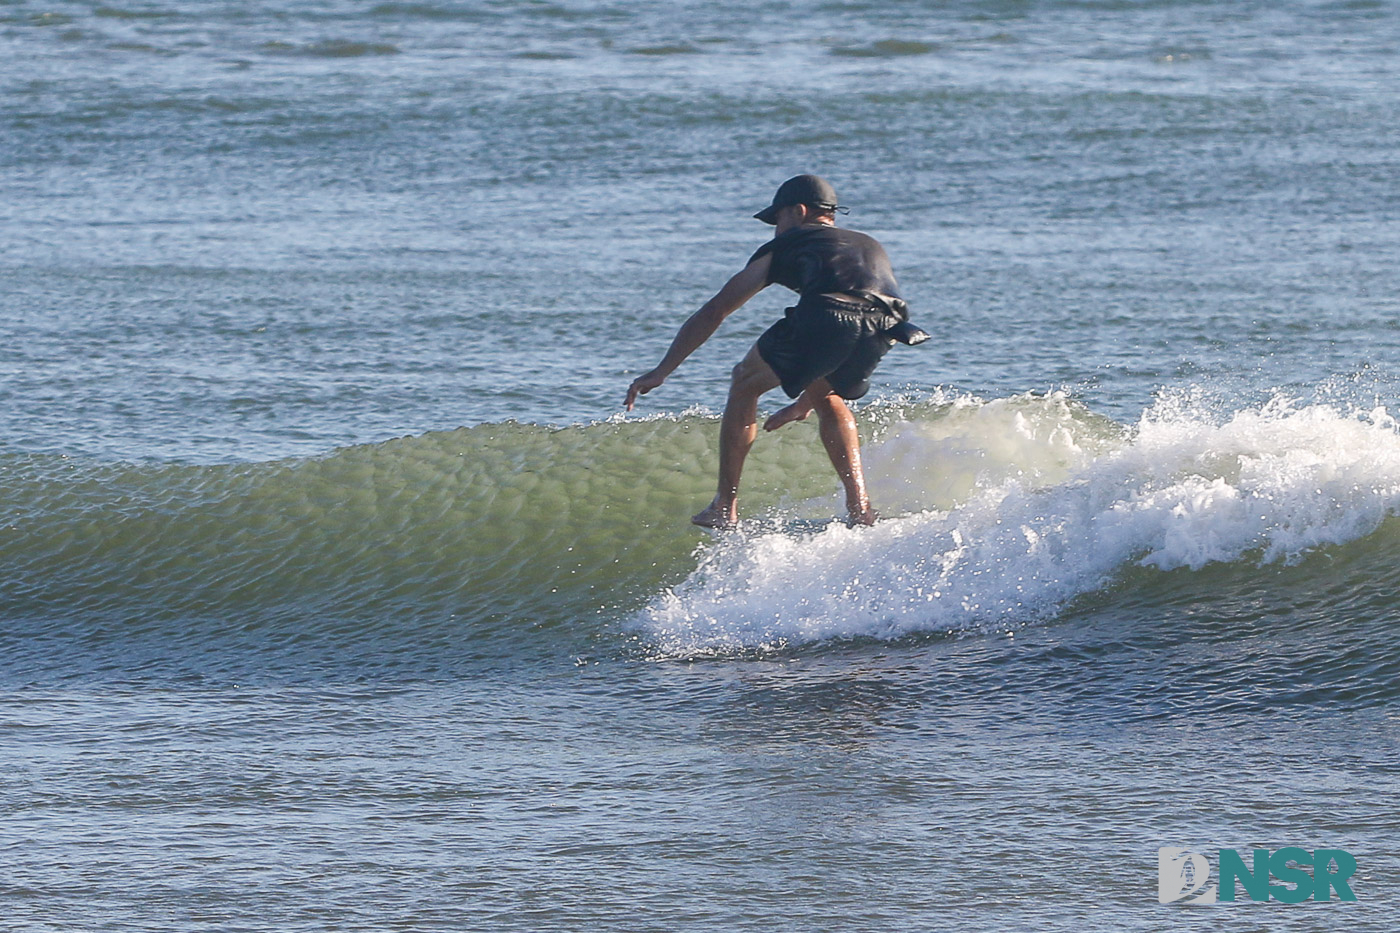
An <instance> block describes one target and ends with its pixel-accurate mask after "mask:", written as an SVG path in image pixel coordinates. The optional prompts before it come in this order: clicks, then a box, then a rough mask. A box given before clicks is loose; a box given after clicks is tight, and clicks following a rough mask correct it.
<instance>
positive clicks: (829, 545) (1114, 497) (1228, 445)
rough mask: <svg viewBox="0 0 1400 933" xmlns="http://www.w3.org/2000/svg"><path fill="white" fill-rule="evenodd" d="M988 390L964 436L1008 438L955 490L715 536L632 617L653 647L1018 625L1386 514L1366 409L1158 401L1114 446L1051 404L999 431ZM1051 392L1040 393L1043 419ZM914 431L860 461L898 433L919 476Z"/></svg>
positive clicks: (708, 648) (1329, 538) (1294, 549)
mask: <svg viewBox="0 0 1400 933" xmlns="http://www.w3.org/2000/svg"><path fill="white" fill-rule="evenodd" d="M1005 401H1006V400H1003V401H1002V402H993V403H987V404H985V405H979V406H974V407H975V411H976V414H978V415H979V417H978V418H974V419H972V420H970V421H969V422H968V423H967V433H966V435H965V436H964V437H963V438H962V446H963V448H965V449H975V448H976V447H977V446H978V444H979V443H983V444H992V443H999V444H1007V440H1008V437H1010V438H1012V439H1013V440H1014V439H1015V438H1016V437H1018V435H1017V431H1019V432H1020V433H1019V439H1020V441H1021V443H1020V445H1019V447H1020V448H1021V449H1020V450H1019V451H1018V450H1016V449H1013V448H1015V447H1017V445H1016V444H1014V443H1012V444H1010V446H1009V447H1008V449H1007V450H1006V451H1005V454H1004V456H1003V458H1002V459H1001V460H1000V461H998V462H993V463H989V464H987V468H986V470H985V471H983V473H982V474H981V475H980V476H979V479H978V480H977V481H976V482H975V483H973V484H972V487H971V489H970V491H969V492H968V493H967V494H966V495H964V496H961V497H960V498H959V500H958V501H956V502H955V503H952V504H951V505H949V506H947V507H942V508H928V509H925V510H922V511H916V512H913V513H911V514H906V515H903V516H899V517H895V518H892V519H890V520H887V521H885V522H882V523H881V524H879V525H877V526H876V527H874V528H870V529H847V528H843V527H839V526H833V527H830V528H827V529H825V530H822V531H820V532H817V533H814V534H811V533H809V534H799V535H785V534H781V533H776V534H775V533H768V534H763V533H759V534H754V535H750V536H742V535H736V536H733V537H730V538H728V539H727V540H723V541H721V542H720V543H718V544H717V545H715V546H714V547H712V548H710V549H709V550H708V551H707V552H705V554H704V555H703V558H702V561H701V564H700V566H699V567H698V569H697V570H696V572H695V573H694V574H692V575H691V576H690V577H689V578H688V579H687V580H686V581H684V582H683V583H682V584H681V585H679V586H677V587H674V588H672V589H671V590H669V591H667V592H666V593H664V594H662V596H661V597H660V598H658V599H657V600H656V601H654V602H653V604H652V605H651V606H650V607H649V608H648V609H647V610H646V611H645V613H644V614H643V618H642V622H643V625H644V627H645V628H646V629H647V630H648V631H649V632H650V634H651V636H652V638H653V639H654V640H655V642H656V644H657V646H658V648H659V649H660V650H661V652H662V653H664V654H666V655H680V656H688V655H704V654H712V653H725V652H731V651H736V650H741V651H742V650H755V649H758V650H764V649H770V648H774V647H778V646H784V645H789V644H794V643H805V642H811V641H817V640H822V639H831V638H858V637H873V638H881V639H886V638H895V637H900V636H904V635H908V634H911V633H916V632H931V631H961V630H968V629H1000V628H1006V627H1016V626H1020V625H1023V624H1025V623H1028V622H1032V621H1036V620H1040V619H1045V618H1048V617H1052V616H1054V615H1055V614H1056V613H1058V612H1060V611H1062V610H1063V608H1064V607H1065V606H1066V605H1067V604H1069V603H1070V602H1071V601H1073V600H1074V599H1076V598H1077V597H1080V596H1082V595H1085V594H1088V593H1092V592H1095V591H1098V590H1101V589H1103V588H1105V587H1106V586H1109V585H1111V584H1112V583H1113V582H1114V581H1115V579H1117V578H1118V577H1120V576H1121V575H1122V573H1123V572H1124V571H1125V570H1127V569H1129V568H1133V567H1141V568H1149V569H1152V570H1156V571H1173V570H1180V569H1187V570H1199V569H1200V568H1202V567H1204V566H1206V565H1207V564H1214V563H1236V562H1248V563H1251V564H1254V565H1264V564H1275V563H1281V564H1285V565H1287V564H1291V563H1294V562H1296V561H1298V560H1299V559H1300V558H1301V557H1302V556H1303V555H1305V554H1306V553H1308V552H1310V551H1312V550H1313V549H1316V548H1318V547H1321V546H1326V545H1336V544H1343V543H1346V542H1350V541H1355V540H1358V539H1360V538H1363V537H1365V536H1367V535H1369V534H1371V533H1372V532H1374V531H1375V530H1376V528H1377V527H1378V526H1379V525H1380V524H1381V522H1382V521H1383V520H1384V519H1385V518H1386V517H1387V516H1389V515H1394V514H1397V513H1400V432H1398V431H1397V424H1396V422H1395V420H1394V419H1393V418H1392V417H1391V416H1390V415H1389V414H1388V413H1387V412H1386V411H1385V410H1384V409H1381V408H1377V409H1374V410H1354V411H1343V410H1341V409H1338V408H1336V407H1332V406H1326V405H1307V406H1302V405H1299V404H1297V403H1296V402H1295V401H1293V400H1291V399H1289V398H1287V397H1283V396H1279V397H1276V398H1274V399H1273V400H1271V401H1270V402H1269V403H1268V404H1266V405H1263V406H1261V407H1259V408H1254V409H1247V410H1241V411H1237V412H1234V413H1232V414H1231V415H1230V416H1229V417H1227V418H1225V419H1224V420H1217V419H1215V418H1213V417H1211V416H1210V415H1209V414H1207V413H1204V412H1200V411H1197V410H1194V409H1193V408H1192V407H1191V405H1190V404H1189V403H1187V402H1185V401H1184V400H1182V399H1173V398H1167V399H1164V400H1162V401H1161V402H1159V403H1158V405H1156V406H1155V407H1154V408H1153V409H1151V410H1150V411H1148V412H1147V413H1146V414H1144V415H1143V417H1142V418H1141V419H1140V420H1139V422H1138V424H1137V425H1136V426H1135V427H1134V429H1133V430H1132V431H1131V432H1128V433H1127V434H1126V435H1124V436H1123V437H1121V438H1120V439H1118V440H1116V441H1114V440H1108V439H1106V438H1105V436H1104V434H1103V432H1102V431H1101V430H1098V429H1096V428H1095V427H1093V426H1092V425H1091V424H1090V423H1089V422H1088V421H1086V420H1084V419H1083V418H1082V417H1076V416H1075V415H1074V414H1073V413H1072V412H1068V411H1067V410H1066V411H1065V412H1064V413H1062V416H1061V417H1060V419H1059V420H1060V422H1061V423H1060V425H1059V427H1058V428H1057V429H1056V431H1052V432H1050V433H1045V432H1044V431H1042V432H1041V433H1040V434H1039V435H1037V434H1036V432H1035V431H1034V430H1031V429H1030V428H1028V427H1027V426H1026V425H1025V424H1022V425H1021V426H1020V427H1019V428H1018V427H1017V426H1016V424H1015V419H1014V418H1012V419H1011V421H1010V425H1009V427H1010V428H1011V430H1010V431H1009V432H1006V431H1003V430H999V429H998V426H1000V428H1003V429H1004V428H1006V427H1008V424H1007V418H1006V412H1005V411H1001V412H998V411H997V410H996V409H998V408H1002V409H1006V408H1008V407H1009V406H1008V405H1007V404H1005ZM1056 404H1057V403H1056V402H1055V400H1054V398H1053V397H1051V398H1047V399H1046V400H1045V401H1044V402H1043V403H1042V405H1041V408H1042V414H1043V413H1045V412H1046V411H1048V410H1049V409H1050V408H1052V407H1053V406H1054V405H1056ZM1023 420H1024V419H1023ZM921 431H925V428H922V427H921V426H920V425H918V424H917V423H911V424H906V425H904V426H900V427H894V428H892V429H891V431H890V435H891V436H890V438H888V439H886V440H885V441H884V442H883V444H882V445H881V446H880V448H876V449H875V450H873V451H872V457H871V459H872V462H874V461H877V460H878V459H879V456H880V453H881V448H884V447H888V445H890V444H903V446H904V448H905V449H904V454H903V462H904V464H905V465H906V467H907V466H908V465H909V464H911V463H917V466H918V468H919V469H921V470H922V471H923V472H924V474H925V476H926V477H927V478H929V482H933V483H936V482H937V478H938V476H939V473H940V470H941V469H942V463H941V460H940V456H939V455H940V453H941V452H943V451H947V450H950V449H953V448H952V446H951V445H950V443H949V438H942V439H941V440H940V441H939V443H927V444H925V446H924V453H925V454H926V456H924V457H922V458H920V457H918V456H916V455H915V453H914V452H915V451H917V450H918V449H919V446H920V444H919V435H920V432H921ZM979 432H982V433H979ZM987 432H992V433H987ZM911 438H913V439H912V440H911ZM1052 438H1054V440H1052ZM1052 443H1054V444H1058V445H1059V446H1060V448H1061V450H1060V455H1059V457H1058V468H1049V467H1047V468H1044V469H1039V470H1035V469H1032V470H1029V471H1028V470H1017V469H1010V467H1012V466H1014V464H1016V463H1017V462H1023V463H1029V462H1031V461H1032V460H1034V459H1035V457H1034V456H1029V457H1028V455H1040V456H1041V459H1042V460H1044V459H1045V457H1044V455H1045V454H1046V453H1047V449H1048V445H1050V444H1052ZM993 459H995V458H993ZM1050 459H1051V460H1053V459H1055V458H1050ZM952 469H953V470H954V471H956V470H957V469H958V465H957V463H956V462H954V463H953V466H952Z"/></svg>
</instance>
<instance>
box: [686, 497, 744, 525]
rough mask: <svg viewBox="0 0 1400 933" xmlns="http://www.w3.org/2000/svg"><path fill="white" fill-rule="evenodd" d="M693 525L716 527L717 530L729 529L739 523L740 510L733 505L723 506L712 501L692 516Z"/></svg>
mask: <svg viewBox="0 0 1400 933" xmlns="http://www.w3.org/2000/svg"><path fill="white" fill-rule="evenodd" d="M690 523H691V524H692V525H699V526H700V527H701V528H714V529H716V530H717V531H727V530H728V529H730V528H733V527H734V526H735V525H737V524H739V510H738V508H737V507H736V506H733V505H731V506H730V507H729V508H725V507H723V506H721V505H720V504H719V503H718V502H711V503H710V504H709V505H707V506H705V508H704V509H702V510H701V511H699V512H696V513H695V514H694V515H692V516H691V517H690Z"/></svg>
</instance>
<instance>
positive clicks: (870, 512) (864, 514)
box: [846, 506, 880, 528]
mask: <svg viewBox="0 0 1400 933" xmlns="http://www.w3.org/2000/svg"><path fill="white" fill-rule="evenodd" d="M879 520H880V513H879V512H877V511H875V510H874V509H872V508H870V506H866V507H865V508H864V509H862V510H860V511H856V510H855V509H852V510H851V511H850V512H847V513H846V524H847V525H849V526H851V527H852V528H854V527H855V526H856V525H866V526H869V525H873V524H875V523H876V522H878V521H879Z"/></svg>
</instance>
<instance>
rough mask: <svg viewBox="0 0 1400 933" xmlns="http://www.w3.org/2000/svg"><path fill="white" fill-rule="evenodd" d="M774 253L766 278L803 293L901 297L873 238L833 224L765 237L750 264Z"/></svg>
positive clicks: (800, 228) (810, 226) (887, 260)
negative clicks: (767, 238) (866, 293)
mask: <svg viewBox="0 0 1400 933" xmlns="http://www.w3.org/2000/svg"><path fill="white" fill-rule="evenodd" d="M765 255H771V256H772V262H771V265H770V266H769V272H768V281H769V282H772V283H775V284H778V285H785V286H787V287H788V288H790V289H792V290H793V291H795V292H797V293H798V294H801V295H810V296H815V295H821V294H827V293H833V292H845V293H860V292H874V293H876V294H879V295H887V296H889V297H891V298H898V297H899V285H898V283H897V282H896V281H895V277H894V270H893V269H892V268H891V267H890V260H889V257H888V256H887V255H885V250H884V248H883V247H881V246H880V244H879V243H878V242H876V241H875V239H874V237H871V236H868V235H866V234H864V233H860V232H858V231H856V230H847V229H845V228H842V227H836V226H833V225H831V224H821V223H813V224H803V225H802V226H800V227H794V228H793V229H791V230H788V231H786V232H785V233H781V234H779V235H778V236H776V237H774V238H773V239H771V240H769V241H768V242H767V243H765V244H763V246H761V247H759V249H758V251H757V252H755V253H754V254H753V256H752V257H750V259H749V262H753V261H754V260H755V259H759V258H761V257H763V256H765Z"/></svg>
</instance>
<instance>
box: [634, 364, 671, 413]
mask: <svg viewBox="0 0 1400 933" xmlns="http://www.w3.org/2000/svg"><path fill="white" fill-rule="evenodd" d="M665 381H666V377H665V376H663V375H661V374H660V373H659V372H657V371H656V370H654V369H653V370H652V371H651V372H649V373H642V374H641V375H640V376H638V377H637V378H636V379H633V380H632V384H631V385H630V386H628V387H627V403H626V404H627V410H628V411H631V410H632V406H633V405H635V404H636V402H637V396H639V395H646V394H647V393H648V392H650V391H651V390H652V389H654V388H656V387H657V386H659V385H661V383H663V382H665Z"/></svg>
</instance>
